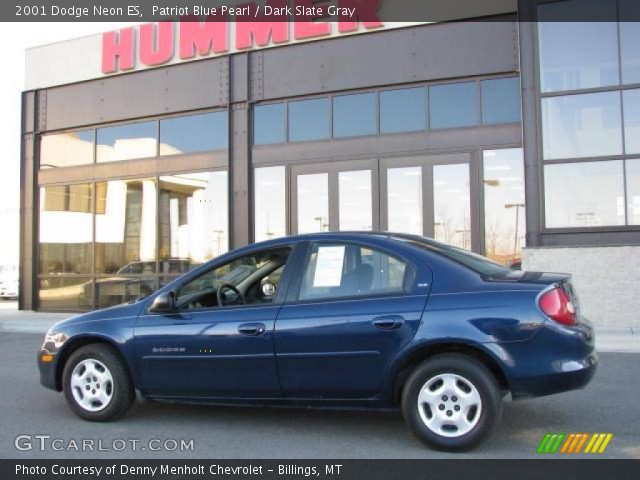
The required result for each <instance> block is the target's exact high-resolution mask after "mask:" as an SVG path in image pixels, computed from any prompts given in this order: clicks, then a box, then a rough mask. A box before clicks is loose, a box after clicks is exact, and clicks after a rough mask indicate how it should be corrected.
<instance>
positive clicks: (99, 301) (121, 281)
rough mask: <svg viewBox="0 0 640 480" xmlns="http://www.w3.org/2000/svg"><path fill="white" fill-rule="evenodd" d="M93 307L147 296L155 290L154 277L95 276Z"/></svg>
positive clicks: (101, 306)
mask: <svg viewBox="0 0 640 480" xmlns="http://www.w3.org/2000/svg"><path fill="white" fill-rule="evenodd" d="M94 288H95V299H96V306H95V308H107V307H112V306H114V305H120V304H121V303H125V302H130V301H131V300H135V299H137V298H140V297H147V296H149V295H151V294H152V293H153V292H155V291H156V280H155V278H139V277H138V278H135V277H132V278H126V277H108V278H96V280H95V284H94Z"/></svg>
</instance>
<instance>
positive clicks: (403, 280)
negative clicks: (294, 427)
mask: <svg viewBox="0 0 640 480" xmlns="http://www.w3.org/2000/svg"><path fill="white" fill-rule="evenodd" d="M416 273H417V272H416V270H415V267H414V266H413V265H412V264H411V263H410V262H409V261H407V260H405V259H401V258H400V257H397V256H395V255H393V254H391V253H387V252H385V251H383V250H382V249H378V248H374V247H370V246H367V245H360V244H355V243H341V242H317V243H313V244H309V246H308V250H307V253H306V257H305V261H304V265H303V268H302V275H301V278H299V281H298V284H299V285H298V286H295V284H293V283H292V285H291V288H290V295H291V297H290V298H288V299H287V303H286V304H285V305H284V306H283V307H282V309H281V310H280V313H279V314H278V318H277V321H276V329H275V345H276V360H277V365H278V372H279V375H280V384H281V387H282V391H283V395H284V396H285V397H288V398H337V399H338V398H368V397H372V396H374V395H376V394H377V393H378V392H380V390H381V388H382V386H383V383H384V378H385V374H386V372H387V369H388V366H389V364H390V363H391V361H392V359H393V358H394V357H395V356H396V355H397V353H398V352H399V351H400V349H402V347H403V346H404V345H406V344H407V343H408V342H409V341H410V340H411V338H412V337H413V336H414V335H415V333H416V331H417V328H418V325H419V323H420V320H421V318H422V313H423V311H424V308H425V305H426V301H427V296H428V288H427V289H425V288H421V289H420V290H422V292H420V293H416V289H415V284H416V281H417V278H418V277H416ZM419 273H420V281H423V282H424V280H425V278H426V277H428V281H427V283H428V284H429V285H430V282H431V272H430V271H428V272H427V271H426V270H421V272H419Z"/></svg>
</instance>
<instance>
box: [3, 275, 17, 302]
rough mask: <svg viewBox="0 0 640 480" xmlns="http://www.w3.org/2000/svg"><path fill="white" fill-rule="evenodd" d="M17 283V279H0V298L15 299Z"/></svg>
mask: <svg viewBox="0 0 640 480" xmlns="http://www.w3.org/2000/svg"><path fill="white" fill-rule="evenodd" d="M18 285H19V282H18V280H17V279H13V280H2V281H0V298H2V299H3V300H17V299H18Z"/></svg>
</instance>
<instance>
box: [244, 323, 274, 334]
mask: <svg viewBox="0 0 640 480" xmlns="http://www.w3.org/2000/svg"><path fill="white" fill-rule="evenodd" d="M266 329H267V327H265V326H264V324H262V323H245V324H244V325H240V326H239V327H238V332H240V333H241V334H242V335H247V336H248V337H257V336H258V335H262V334H263V333H264V332H265V331H266Z"/></svg>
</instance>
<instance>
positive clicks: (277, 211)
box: [254, 167, 287, 242]
mask: <svg viewBox="0 0 640 480" xmlns="http://www.w3.org/2000/svg"><path fill="white" fill-rule="evenodd" d="M254 184H255V189H254V192H255V198H254V215H255V241H256V242H262V241H265V240H271V239H272V238H278V237H284V236H285V235H286V234H287V216H286V207H287V203H286V169H285V167H265V168H256V169H255V170H254Z"/></svg>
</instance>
